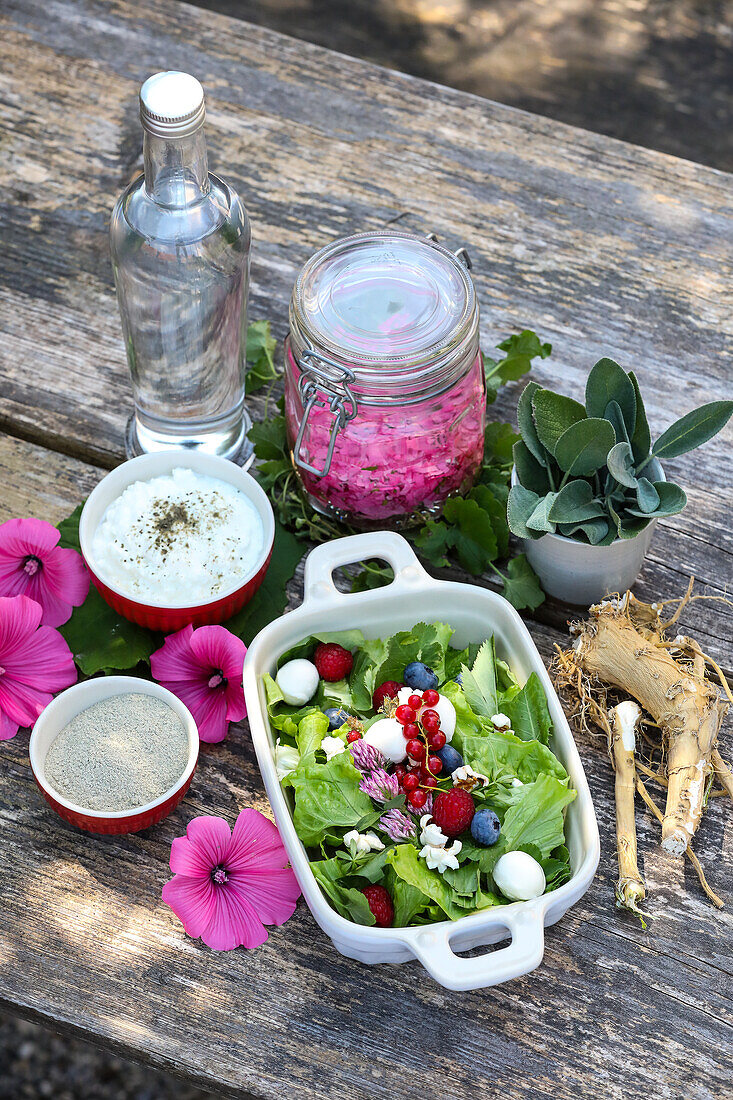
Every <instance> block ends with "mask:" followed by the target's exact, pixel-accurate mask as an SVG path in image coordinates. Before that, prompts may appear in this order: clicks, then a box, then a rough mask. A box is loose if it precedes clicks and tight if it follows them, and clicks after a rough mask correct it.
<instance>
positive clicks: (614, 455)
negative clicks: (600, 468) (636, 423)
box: [606, 442, 639, 489]
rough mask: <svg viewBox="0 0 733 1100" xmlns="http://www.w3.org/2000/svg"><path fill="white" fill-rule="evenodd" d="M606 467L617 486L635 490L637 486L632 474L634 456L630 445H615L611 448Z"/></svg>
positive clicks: (636, 480)
mask: <svg viewBox="0 0 733 1100" xmlns="http://www.w3.org/2000/svg"><path fill="white" fill-rule="evenodd" d="M606 465H607V466H608V469H609V472H610V473H611V475H612V476H613V477H615V478H616V481H618V483H619V485H626V486H627V487H628V488H629V489H635V488H636V486H637V485H638V484H639V482H638V479H637V477H636V475H635V473H634V455H633V452H632V450H631V444H630V443H625V442H624V443H617V444H616V446H615V447H611V450H610V451H609V452H608V458H607V459H606Z"/></svg>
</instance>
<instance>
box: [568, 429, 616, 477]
mask: <svg viewBox="0 0 733 1100" xmlns="http://www.w3.org/2000/svg"><path fill="white" fill-rule="evenodd" d="M615 441H616V436H615V433H614V430H613V428H612V427H611V425H610V424H609V422H608V421H607V420H602V419H599V418H596V417H589V418H588V419H586V420H578V421H576V423H575V424H571V425H570V427H569V428H566V430H565V431H564V432H563V434H562V435H561V436H560V438H559V439H558V441H557V443H556V445H555V458H556V459H557V464H558V466H559V467H560V469H561V470H565V472H566V473H568V474H572V475H574V476H575V477H590V476H591V475H592V474H595V473H596V471H597V470H599V469H600V468H601V466H604V465H605V463H606V457H607V456H608V452H609V451H610V450H611V448H612V447H613V445H614V443H615Z"/></svg>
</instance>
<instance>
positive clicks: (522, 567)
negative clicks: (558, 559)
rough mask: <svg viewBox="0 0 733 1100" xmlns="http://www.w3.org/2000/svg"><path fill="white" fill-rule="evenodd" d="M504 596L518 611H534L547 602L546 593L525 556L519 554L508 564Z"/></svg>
mask: <svg viewBox="0 0 733 1100" xmlns="http://www.w3.org/2000/svg"><path fill="white" fill-rule="evenodd" d="M502 595H503V596H504V599H506V600H509V603H510V604H511V605H512V607H515V608H516V610H517V611H523V610H524V609H525V608H527V609H529V610H530V611H534V610H535V608H537V607H539V606H540V604H542V603H544V602H545V593H544V592H543V591H542V588H541V587H540V582H539V579H538V577H537V574H536V573H535V571H534V570H533V568H532V566H531V565H530V564H529V562H528V561H527V558H526V555H525V554H517V556H516V557H515V558H512V559H511V560H510V561H509V562H508V564H507V568H506V576H505V577H504V588H503V590H502Z"/></svg>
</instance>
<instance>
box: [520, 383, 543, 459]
mask: <svg viewBox="0 0 733 1100" xmlns="http://www.w3.org/2000/svg"><path fill="white" fill-rule="evenodd" d="M539 388H540V387H539V386H538V385H537V383H536V382H528V383H527V385H526V386H525V387H524V389H523V390H522V392H521V394H520V395H519V401H518V402H517V423H518V425H519V431H520V432H521V435H522V439H523V440H524V442H525V444H526V445H527V447H528V448H529V450H530V451H531V452H532V454H533V455H534V457H535V458H536V459H537V461H538V462H539V463H540V464H541V465H542V466H546V465H547V459H548V456H547V452H546V451H545V448H544V447H543V446H542V444H541V443H540V439H539V436H538V435H537V429H536V428H535V424H534V418H533V416H532V398H533V397H534V395H535V394H536V393H537V392H538V390H539Z"/></svg>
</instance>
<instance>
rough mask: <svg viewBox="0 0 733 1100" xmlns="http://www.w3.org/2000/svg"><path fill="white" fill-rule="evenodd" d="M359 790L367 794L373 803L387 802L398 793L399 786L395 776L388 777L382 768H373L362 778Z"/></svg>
mask: <svg viewBox="0 0 733 1100" xmlns="http://www.w3.org/2000/svg"><path fill="white" fill-rule="evenodd" d="M359 790H360V791H363V792H364V794H368V795H369V797H370V798H373V799H374V801H375V802H388V801H389V800H390V798H396V797H397V795H398V794H399V793H400V784H399V780H398V779H397V776H396V775H390V774H389V772H387V771H385V769H384V768H375V770H374V771H372V772H370V773H369V774H368V775H364V776H363V777H362V780H361V783H360V784H359Z"/></svg>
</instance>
